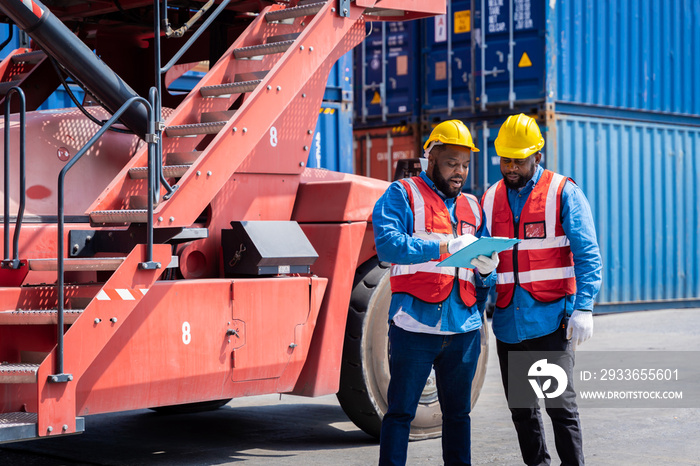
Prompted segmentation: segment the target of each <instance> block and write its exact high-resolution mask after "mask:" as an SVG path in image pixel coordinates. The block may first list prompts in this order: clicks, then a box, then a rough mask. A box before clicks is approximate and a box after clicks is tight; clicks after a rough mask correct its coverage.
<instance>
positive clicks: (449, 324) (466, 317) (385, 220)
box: [372, 172, 496, 332]
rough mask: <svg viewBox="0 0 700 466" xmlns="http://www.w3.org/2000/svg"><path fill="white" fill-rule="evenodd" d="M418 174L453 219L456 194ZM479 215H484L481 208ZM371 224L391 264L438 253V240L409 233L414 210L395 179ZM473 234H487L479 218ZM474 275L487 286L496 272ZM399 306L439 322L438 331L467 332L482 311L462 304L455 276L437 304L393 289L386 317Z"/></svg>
mask: <svg viewBox="0 0 700 466" xmlns="http://www.w3.org/2000/svg"><path fill="white" fill-rule="evenodd" d="M420 176H421V178H423V181H425V182H426V183H427V184H428V186H430V188H431V189H433V190H434V191H435V192H436V193H438V195H440V197H441V198H442V199H443V200H444V201H445V205H446V206H447V209H448V211H449V212H450V216H451V218H452V221H453V222H456V221H457V219H456V217H455V199H456V198H445V196H444V195H443V194H442V193H441V192H440V191H438V190H437V189H436V188H435V184H434V183H433V182H432V181H431V180H430V179H429V178H428V177H427V176H426V174H425V172H422V173H421V174H420ZM481 215H482V219H483V218H484V213H483V210H482V213H481ZM372 225H373V228H374V242H375V245H376V247H377V256H378V257H379V259H380V260H382V261H386V262H391V263H393V264H418V263H422V262H428V261H430V260H437V259H438V258H439V257H440V241H438V240H425V239H421V238H414V237H412V234H413V212H412V211H411V204H410V201H409V199H408V194H407V193H406V190H405V189H404V187H403V185H402V184H401V183H400V182H398V181H395V182H394V183H392V184H391V185H390V186H389V188H388V189H387V190H386V192H385V193H384V194H383V195H382V197H380V198H379V200H378V201H377V203H376V204H375V206H374V211H373V212H372ZM475 236H477V237H480V236H488V229H487V228H486V226H485V222H482V224H481V226H480V228H479V229H478V230H477V232H476V234H475ZM475 276H476V285H477V287H482V288H483V287H486V288H488V287H491V286H493V285H494V284H495V282H496V273H495V272H492V273H491V274H490V275H488V276H487V277H481V276H480V274H478V273H476V274H475ZM399 310H402V311H403V312H405V313H407V314H408V315H410V316H411V317H413V318H414V319H415V320H417V321H418V322H420V323H421V324H424V325H427V326H430V327H435V326H436V325H437V324H438V322H440V330H441V331H446V332H469V331H472V330H476V329H478V328H480V327H481V315H480V313H479V311H478V308H477V305H476V304H475V305H474V306H471V307H469V306H467V305H465V304H464V302H463V301H462V299H461V298H460V295H459V287H458V285H457V282H456V280H455V284H454V286H453V288H452V292H451V293H450V295H449V296H448V298H447V299H446V300H445V301H443V302H441V303H437V304H434V303H427V302H425V301H422V300H420V299H418V298H414V297H413V296H411V295H409V294H406V293H393V294H392V295H391V305H390V307H389V320H391V319H393V318H394V316H395V315H396V313H397V312H398V311H399Z"/></svg>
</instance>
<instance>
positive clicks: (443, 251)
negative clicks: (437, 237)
mask: <svg viewBox="0 0 700 466" xmlns="http://www.w3.org/2000/svg"><path fill="white" fill-rule="evenodd" d="M448 244H449V241H440V255H443V254H447V253H448V250H447V245H448Z"/></svg>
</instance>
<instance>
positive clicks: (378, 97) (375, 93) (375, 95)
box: [370, 91, 382, 104]
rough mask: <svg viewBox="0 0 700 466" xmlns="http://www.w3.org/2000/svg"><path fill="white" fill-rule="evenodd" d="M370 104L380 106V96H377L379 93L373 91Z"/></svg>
mask: <svg viewBox="0 0 700 466" xmlns="http://www.w3.org/2000/svg"><path fill="white" fill-rule="evenodd" d="M370 103H371V104H381V103H382V96H380V95H379V92H377V91H374V97H372V101H371V102H370Z"/></svg>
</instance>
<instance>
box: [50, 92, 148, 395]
mask: <svg viewBox="0 0 700 466" xmlns="http://www.w3.org/2000/svg"><path fill="white" fill-rule="evenodd" d="M149 98H150V99H151V101H157V100H158V94H157V92H156V90H155V89H154V88H151V90H150V92H149ZM134 103H140V104H142V105H144V106H145V107H146V111H147V113H148V131H147V133H146V143H148V200H149V202H148V234H147V243H148V244H147V249H146V261H145V262H142V263H140V264H139V266H140V267H141V268H142V269H157V268H160V266H161V265H160V264H159V263H155V262H153V194H152V193H153V190H154V189H155V186H154V184H155V183H154V177H153V169H154V166H153V165H154V162H155V149H156V144H157V139H158V136H157V135H156V134H155V126H156V125H155V113H154V111H153V103H152V102H149V101H148V100H146V99H144V98H143V97H138V96H135V97H132V98H130V99H129V100H127V101H126V102H124V104H123V105H122V106H121V107H119V109H118V110H117V111H116V112H115V113H114V115H112V118H110V119H109V120H107V122H106V123H105V124H104V125H103V126H102V127H101V128H100V129H99V130H98V131H97V133H95V135H94V136H92V138H91V139H90V140H89V141H88V142H87V144H85V145H84V146H83V147H82V148H81V149H80V151H78V153H77V154H75V156H74V157H73V158H72V159H70V160H69V161H68V162H67V163H66V165H65V166H64V167H63V169H62V170H61V172H60V173H59V174H58V251H57V255H58V258H57V260H58V273H57V275H58V277H57V292H58V303H57V309H58V312H57V314H58V325H57V327H58V330H57V334H58V336H57V340H58V341H57V355H56V374H54V375H52V376H50V377H49V381H50V382H68V381H70V380H73V376H72V375H71V374H64V373H63V322H64V315H63V314H64V310H65V309H64V303H63V300H64V296H65V293H64V285H65V277H64V272H65V263H64V262H65V258H64V254H65V238H64V220H65V215H64V192H65V188H64V185H65V177H66V173H68V171H69V170H70V169H71V168H72V167H73V166H74V165H75V164H76V163H77V162H78V160H80V159H81V158H82V157H83V155H85V153H87V151H88V150H90V148H92V146H93V145H94V144H95V143H96V142H97V140H99V139H100V138H101V137H102V135H103V134H104V133H105V132H106V131H107V130H108V129H109V128H110V127H111V126H112V125H113V124H114V123H116V122H117V120H118V119H119V117H121V115H122V114H123V113H124V112H125V111H126V109H127V108H129V107H130V106H131V105H133V104H134Z"/></svg>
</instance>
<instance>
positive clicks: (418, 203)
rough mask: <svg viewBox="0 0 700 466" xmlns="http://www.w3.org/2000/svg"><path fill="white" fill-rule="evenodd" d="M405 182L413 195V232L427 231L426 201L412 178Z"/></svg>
mask: <svg viewBox="0 0 700 466" xmlns="http://www.w3.org/2000/svg"><path fill="white" fill-rule="evenodd" d="M404 181H406V182H407V183H408V186H409V187H410V188H411V192H412V193H413V231H414V232H419V231H425V200H424V199H423V195H422V194H421V193H420V190H419V189H418V186H416V182H415V181H413V180H412V179H411V178H407V179H405V180H404Z"/></svg>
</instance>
